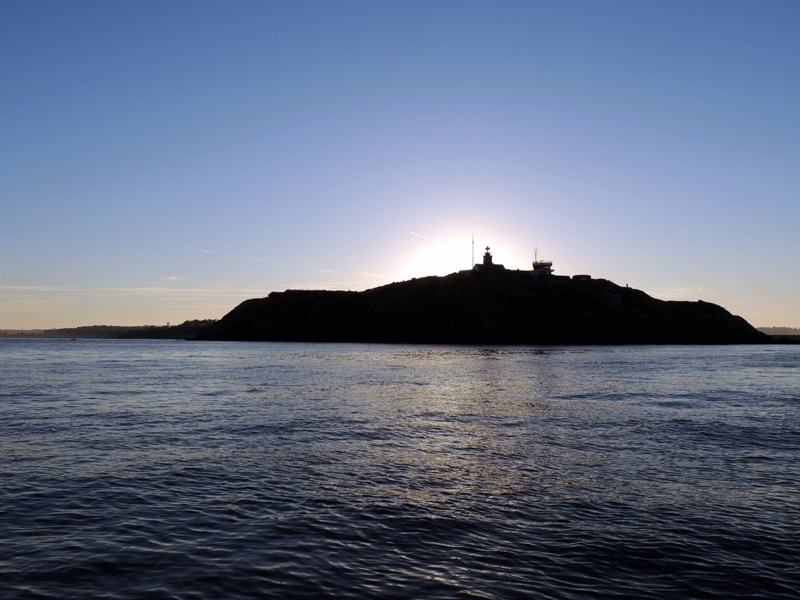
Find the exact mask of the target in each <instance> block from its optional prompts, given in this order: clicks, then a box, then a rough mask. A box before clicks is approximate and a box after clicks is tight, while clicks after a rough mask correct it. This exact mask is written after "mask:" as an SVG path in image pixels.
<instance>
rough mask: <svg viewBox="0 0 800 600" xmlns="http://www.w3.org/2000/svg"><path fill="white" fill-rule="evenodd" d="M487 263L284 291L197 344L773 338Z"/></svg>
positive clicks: (731, 318) (685, 310)
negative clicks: (348, 288) (340, 287)
mask: <svg viewBox="0 0 800 600" xmlns="http://www.w3.org/2000/svg"><path fill="white" fill-rule="evenodd" d="M532 267H533V268H532V270H530V271H527V270H525V271H522V270H510V269H506V268H504V267H503V265H498V264H495V263H494V262H493V260H492V255H491V252H490V249H489V248H488V247H487V248H486V253H485V254H484V257H483V262H482V263H478V264H475V265H474V266H473V268H472V269H468V270H464V271H459V272H457V273H452V274H450V275H446V276H430V277H422V278H416V279H411V280H409V281H402V282H396V283H391V284H388V285H384V286H380V287H376V288H372V289H368V290H365V291H362V292H344V291H328V290H286V291H284V292H273V293H271V294H269V296H267V297H266V298H255V299H251V300H246V301H244V302H242V303H241V304H239V305H238V306H237V307H235V308H234V309H233V310H231V311H230V312H229V313H228V314H227V315H225V316H224V317H223V318H222V319H220V320H219V321H217V322H215V323H212V324H210V325H209V326H208V327H206V328H205V329H204V330H203V331H202V332H201V333H200V334H199V335H198V339H205V340H231V341H234V340H235V341H305V342H377V343H425V344H429V343H436V344H532V345H561V344H564V345H584V344H587V345H588V344H750V343H769V342H771V338H770V336H768V335H766V334H764V333H762V332H760V331H758V330H757V329H755V328H754V327H753V326H752V325H750V324H749V323H748V322H747V321H745V320H744V319H743V318H742V317H739V316H735V315H732V314H731V313H729V312H728V311H727V310H725V309H724V308H722V307H721V306H718V305H716V304H711V303H708V302H703V301H697V302H688V301H666V300H659V299H656V298H653V297H651V296H649V295H648V294H646V293H645V292H643V291H641V290H637V289H633V288H630V287H628V286H625V287H621V286H619V285H616V284H615V283H612V282H611V281H607V280H605V279H593V278H592V277H591V276H589V275H574V276H572V277H570V276H566V275H555V274H554V272H553V269H552V262H549V261H539V260H538V258H536V259H534V261H533V265H532Z"/></svg>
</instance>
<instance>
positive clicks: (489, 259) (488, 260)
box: [483, 246, 492, 267]
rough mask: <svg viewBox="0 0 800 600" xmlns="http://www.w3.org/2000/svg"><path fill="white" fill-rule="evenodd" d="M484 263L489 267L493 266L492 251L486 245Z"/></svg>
mask: <svg viewBox="0 0 800 600" xmlns="http://www.w3.org/2000/svg"><path fill="white" fill-rule="evenodd" d="M483 264H484V265H485V266H487V267H491V266H492V253H491V252H489V246H486V254H484V255H483Z"/></svg>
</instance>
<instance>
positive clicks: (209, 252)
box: [181, 246, 286, 265]
mask: <svg viewBox="0 0 800 600" xmlns="http://www.w3.org/2000/svg"><path fill="white" fill-rule="evenodd" d="M181 248H183V249H184V250H195V251H197V252H205V253H206V254H216V255H217V256H229V257H230V258H244V259H245V260H257V261H259V262H269V263H277V264H281V265H285V264H286V262H285V261H282V260H272V259H270V258H258V257H256V256H242V255H241V254H227V253H225V252H217V251H215V250H204V249H202V248H200V249H197V248H192V247H191V246H181Z"/></svg>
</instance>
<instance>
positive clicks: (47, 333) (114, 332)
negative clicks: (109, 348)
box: [0, 319, 216, 339]
mask: <svg viewBox="0 0 800 600" xmlns="http://www.w3.org/2000/svg"><path fill="white" fill-rule="evenodd" d="M215 322H216V320H214V319H206V320H194V321H184V322H183V323H181V324H180V325H172V326H155V325H144V326H140V327H125V326H120V325H87V326H84V327H69V328H62V329H33V330H8V329H6V330H2V331H0V337H22V338H70V339H72V338H75V339H80V338H94V339H194V338H195V337H197V335H198V334H200V333H201V332H202V331H204V330H205V328H206V327H208V326H209V325H211V324H213V323H215Z"/></svg>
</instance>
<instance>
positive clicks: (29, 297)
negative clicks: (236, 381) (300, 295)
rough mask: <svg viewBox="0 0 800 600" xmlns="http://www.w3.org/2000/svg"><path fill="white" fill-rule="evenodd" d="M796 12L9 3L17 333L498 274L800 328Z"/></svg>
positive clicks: (1, 239) (5, 51)
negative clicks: (482, 262)
mask: <svg viewBox="0 0 800 600" xmlns="http://www.w3.org/2000/svg"><path fill="white" fill-rule="evenodd" d="M798 30H800V3H797V2H791V1H790V2H755V1H753V2H733V1H724V2H697V1H693V2H679V1H675V2H642V1H636V2H548V3H544V2H542V3H539V2H466V1H461V2H443V1H440V2H430V1H427V2H410V1H403V2H372V1H371V2H332V1H330V2H302V1H298V0H293V1H291V2H231V3H222V2H201V1H192V2H177V1H173V2H169V1H168V2H110V1H106V2H69V1H67V2H31V1H26V2H5V3H3V4H2V6H0V56H2V57H3V59H2V61H0V81H3V85H2V88H3V92H2V94H0V115H2V117H1V118H0V328H5V329H16V328H36V327H68V326H78V325H90V324H95V323H98V324H99V323H107V324H126V325H139V324H162V323H166V322H173V323H174V322H180V321H183V320H186V319H196V318H219V317H221V316H223V315H224V314H225V313H226V312H228V311H229V310H230V309H232V308H233V307H234V306H236V305H237V304H238V303H239V302H241V301H243V300H245V299H247V298H251V297H260V296H265V295H267V294H268V293H269V292H271V291H273V290H284V289H287V288H315V289H353V290H363V289H367V288H370V287H375V286H377V285H382V284H385V283H389V282H391V281H396V280H399V279H403V278H406V277H410V276H419V275H424V274H427V273H430V274H445V273H447V272H452V271H456V270H459V269H464V268H469V266H470V264H471V252H472V249H471V236H472V235H473V234H474V235H475V240H476V247H477V248H478V249H477V250H476V253H475V254H476V258H478V259H479V256H480V253H481V252H482V248H483V247H484V246H485V245H487V244H488V245H489V246H491V247H492V248H493V251H494V252H495V256H496V259H497V261H498V262H503V263H504V264H505V265H506V266H507V267H511V268H529V265H530V261H531V260H532V259H533V254H534V249H535V248H537V247H538V250H539V257H540V258H545V259H548V260H553V261H554V268H555V271H556V273H561V274H569V275H571V274H576V273H588V274H591V275H592V276H594V277H598V278H600V277H602V278H606V279H609V280H611V281H614V282H616V283H618V284H620V285H625V284H626V283H627V284H629V285H630V286H631V287H635V288H639V289H643V290H645V291H647V292H648V293H650V294H651V295H654V296H656V297H661V298H668V299H687V300H697V299H703V300H706V301H709V302H715V303H717V304H720V305H722V306H724V307H725V308H727V309H728V310H730V311H731V312H733V313H734V314H739V315H741V316H743V317H745V318H746V319H747V320H748V321H750V323H752V324H754V325H756V326H791V327H800V252H799V251H798V234H797V231H798V223H799V222H800V194H799V192H800V110H798V98H800V36H798V35H797V31H798Z"/></svg>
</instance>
